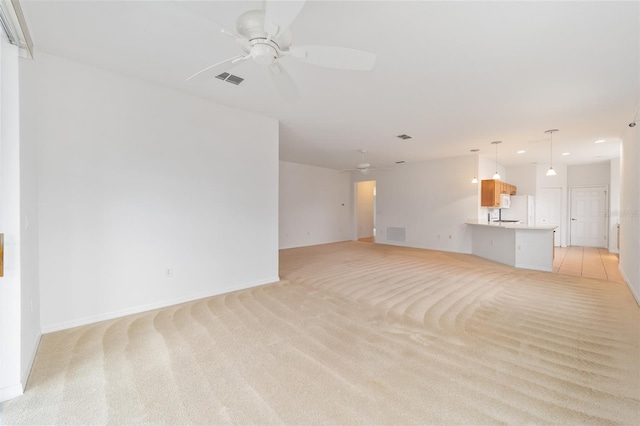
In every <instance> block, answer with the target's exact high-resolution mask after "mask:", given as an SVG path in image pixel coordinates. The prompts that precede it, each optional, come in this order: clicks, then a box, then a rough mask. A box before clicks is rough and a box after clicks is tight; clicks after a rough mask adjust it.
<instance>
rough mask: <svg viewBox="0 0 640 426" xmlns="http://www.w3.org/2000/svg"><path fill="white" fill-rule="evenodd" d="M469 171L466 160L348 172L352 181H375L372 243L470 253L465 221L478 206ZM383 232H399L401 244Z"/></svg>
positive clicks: (452, 159)
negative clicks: (390, 229)
mask: <svg viewBox="0 0 640 426" xmlns="http://www.w3.org/2000/svg"><path fill="white" fill-rule="evenodd" d="M470 172H472V170H470V168H469V158H468V156H466V157H456V158H448V159H441V160H436V161H429V162H422V163H406V164H402V165H399V166H396V167H394V168H393V169H392V170H374V171H372V172H371V173H370V174H369V175H366V176H364V175H361V174H359V173H354V175H353V176H354V180H355V181H365V180H375V181H376V231H377V233H376V242H379V243H384V244H393V245H401V246H407V247H417V248H426V249H434V250H444V251H454V252H460V253H471V230H470V229H468V226H467V225H465V222H466V221H467V220H468V219H472V218H475V217H476V216H477V214H478V205H479V203H480V201H479V198H478V185H476V184H472V183H470V181H471V177H472V176H470V175H469V174H470ZM492 173H493V172H492ZM388 227H394V228H396V227H397V228H405V229H406V240H405V241H390V240H389V239H388V236H387V228H388ZM449 236H451V238H449Z"/></svg>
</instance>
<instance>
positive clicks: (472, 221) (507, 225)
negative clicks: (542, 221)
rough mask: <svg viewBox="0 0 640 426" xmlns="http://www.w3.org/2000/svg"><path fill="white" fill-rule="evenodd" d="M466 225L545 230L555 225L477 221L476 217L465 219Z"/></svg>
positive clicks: (554, 227)
mask: <svg viewBox="0 0 640 426" xmlns="http://www.w3.org/2000/svg"><path fill="white" fill-rule="evenodd" d="M467 225H475V226H487V227H492V228H506V229H534V230H535V229H538V230H546V231H550V230H553V229H556V228H557V226H556V225H542V226H529V225H523V224H521V223H513V222H491V223H487V222H486V221H485V222H483V221H479V220H478V219H469V220H467Z"/></svg>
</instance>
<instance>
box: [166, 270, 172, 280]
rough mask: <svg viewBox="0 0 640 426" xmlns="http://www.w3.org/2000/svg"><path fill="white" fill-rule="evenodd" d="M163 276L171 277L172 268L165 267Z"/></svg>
mask: <svg viewBox="0 0 640 426" xmlns="http://www.w3.org/2000/svg"><path fill="white" fill-rule="evenodd" d="M165 276H166V277H167V278H171V277H172V276H173V268H167V269H166V270H165Z"/></svg>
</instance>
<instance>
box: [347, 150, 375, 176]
mask: <svg viewBox="0 0 640 426" xmlns="http://www.w3.org/2000/svg"><path fill="white" fill-rule="evenodd" d="M358 152H359V153H360V154H362V161H361V162H360V163H358V164H356V168H355V169H342V170H340V171H341V172H351V171H358V172H360V173H362V174H363V175H368V174H369V171H370V170H375V169H378V166H374V165H373V164H369V163H367V162H366V161H365V159H364V155H365V153H366V152H367V151H365V150H364V149H360V150H358Z"/></svg>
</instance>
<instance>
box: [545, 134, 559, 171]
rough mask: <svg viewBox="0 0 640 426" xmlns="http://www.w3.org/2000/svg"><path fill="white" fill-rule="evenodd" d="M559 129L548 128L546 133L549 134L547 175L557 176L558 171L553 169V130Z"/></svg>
mask: <svg viewBox="0 0 640 426" xmlns="http://www.w3.org/2000/svg"><path fill="white" fill-rule="evenodd" d="M557 131H558V129H550V130H546V131H545V133H548V134H549V170H547V176H555V175H556V171H555V170H553V132H557Z"/></svg>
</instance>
